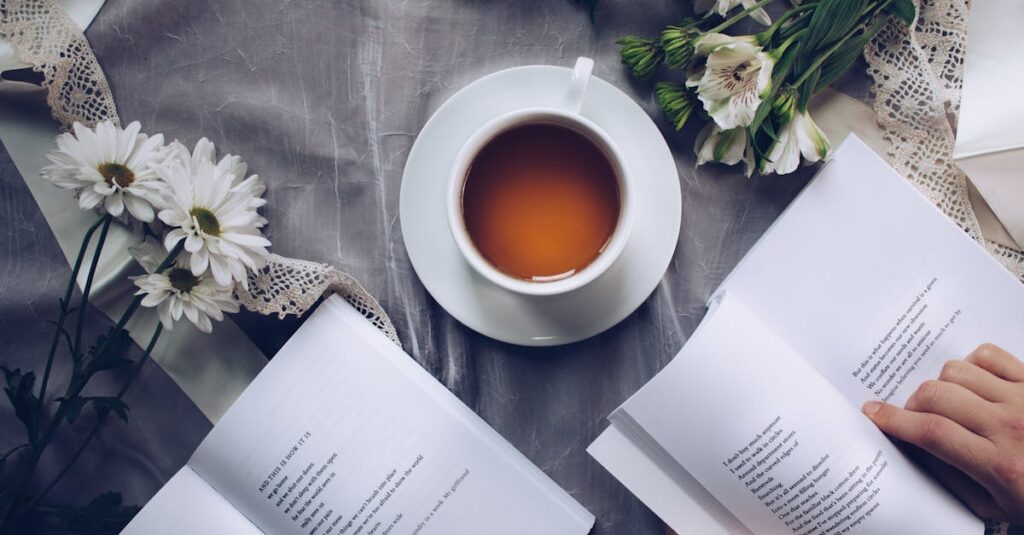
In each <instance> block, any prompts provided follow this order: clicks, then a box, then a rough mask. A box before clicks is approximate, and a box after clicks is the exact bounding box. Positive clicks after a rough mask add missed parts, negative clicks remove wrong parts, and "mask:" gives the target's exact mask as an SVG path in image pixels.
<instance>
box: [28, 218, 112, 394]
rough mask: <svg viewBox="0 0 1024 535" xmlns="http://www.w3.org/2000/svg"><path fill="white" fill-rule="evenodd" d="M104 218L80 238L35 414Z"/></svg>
mask: <svg viewBox="0 0 1024 535" xmlns="http://www.w3.org/2000/svg"><path fill="white" fill-rule="evenodd" d="M105 218H106V216H104V217H101V218H99V219H97V220H96V222H95V223H93V224H92V226H90V227H89V229H88V230H86V231H85V237H84V238H82V246H81V247H79V249H78V258H77V259H75V266H74V268H72V270H71V278H70V280H69V281H68V288H67V290H66V291H65V292H64V300H62V301H61V302H60V315H59V316H58V318H57V325H56V328H55V329H54V331H53V341H51V342H50V353H49V355H47V357H46V368H45V370H44V371H43V380H42V383H40V385H39V409H38V411H37V413H41V412H42V409H43V403H45V399H46V387H47V386H48V384H49V382H50V369H51V368H53V358H54V355H56V354H57V344H58V343H60V335H61V333H62V332H63V329H64V320H65V319H67V317H68V315H69V314H70V306H69V304H70V303H71V295H72V293H73V292H74V291H75V283H76V282H77V280H78V272H79V271H81V269H82V262H83V261H84V260H85V250H86V248H87V246H88V245H89V242H90V241H91V240H92V235H93V234H94V233H95V232H96V229H97V228H99V226H100V225H101V224H102V223H103V220H104V219H105Z"/></svg>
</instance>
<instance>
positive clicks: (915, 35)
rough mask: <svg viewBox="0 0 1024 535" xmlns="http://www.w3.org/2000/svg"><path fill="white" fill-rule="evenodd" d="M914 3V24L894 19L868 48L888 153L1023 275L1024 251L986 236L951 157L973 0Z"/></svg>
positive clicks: (950, 213) (929, 194) (899, 167)
mask: <svg viewBox="0 0 1024 535" xmlns="http://www.w3.org/2000/svg"><path fill="white" fill-rule="evenodd" d="M915 3H917V4H918V20H917V21H916V23H915V25H914V26H913V27H911V28H907V27H906V26H904V25H903V24H900V23H897V22H895V21H893V22H891V23H890V24H888V25H887V26H886V27H885V28H884V29H883V30H882V31H881V32H879V34H878V35H877V36H876V37H875V39H874V40H872V41H871V43H870V44H869V45H868V46H867V48H866V49H865V50H864V57H865V59H867V62H868V65H869V68H868V73H869V74H870V75H871V77H872V78H873V79H874V86H873V91H874V93H875V102H874V108H875V115H876V116H877V118H878V123H879V125H880V126H881V127H882V131H883V133H884V135H885V138H886V139H887V140H888V141H889V142H890V149H889V156H890V157H891V161H892V162H893V164H894V165H895V167H896V169H897V170H898V171H900V172H901V173H902V174H903V175H904V176H906V177H907V178H908V179H909V180H910V181H911V182H912V183H913V184H914V185H916V186H917V187H918V188H919V189H920V190H921V191H922V192H923V193H924V194H925V196H927V197H928V199H930V200H931V201H932V202H933V203H935V205H936V206H938V207H939V208H940V209H941V210H942V211H943V212H945V213H946V215H948V216H949V217H950V218H951V219H952V220H953V221H955V222H956V223H957V224H958V225H959V226H960V228H962V229H963V230H964V231H965V232H967V234H968V235H969V236H971V238H973V239H975V240H977V241H978V242H979V243H980V244H982V246H984V247H985V248H986V249H987V250H988V251H989V253H991V254H992V255H993V256H994V257H995V258H996V259H997V260H998V261H999V262H1000V263H1001V264H1003V265H1004V266H1006V268H1007V269H1008V270H1010V272H1012V273H1013V274H1014V275H1016V276H1017V277H1018V278H1020V279H1022V280H1024V253H1022V252H1021V251H1017V250H1014V249H1010V248H1008V247H1004V246H1001V245H998V244H996V243H993V242H990V241H988V240H985V239H984V238H983V237H982V234H981V227H980V225H979V224H978V219H977V217H976V216H975V215H974V210H973V208H971V202H970V199H969V198H968V193H967V175H965V174H964V172H963V171H961V170H960V168H959V167H957V166H956V164H955V163H954V162H953V160H952V154H953V145H954V143H955V141H956V137H955V136H956V135H955V130H954V126H953V125H955V124H956V121H957V117H958V114H959V111H960V89H961V86H962V81H963V78H962V76H963V66H964V52H965V50H966V43H967V16H968V10H969V7H970V6H969V2H968V1H966V0H915Z"/></svg>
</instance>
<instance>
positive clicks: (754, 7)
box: [705, 0, 772, 33]
mask: <svg viewBox="0 0 1024 535" xmlns="http://www.w3.org/2000/svg"><path fill="white" fill-rule="evenodd" d="M771 2H772V0H761V1H760V2H758V3H756V4H754V5H752V6H750V7H748V8H747V9H744V10H743V11H741V12H739V13H737V14H736V15H733V17H732V18H730V19H728V20H726V21H725V22H723V23H721V24H719V25H718V26H715V27H714V28H711V29H710V30H708V31H707V32H705V33H718V32H720V31H722V30H724V29H726V28H728V27H730V26H732V25H733V24H736V23H737V22H739V21H741V20H743V19H745V18H746V17H747V16H748V15H750V14H751V13H753V12H755V11H757V10H758V9H761V8H762V7H764V6H766V5H768V4H770V3H771Z"/></svg>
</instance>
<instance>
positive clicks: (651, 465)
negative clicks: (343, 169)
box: [587, 425, 752, 535]
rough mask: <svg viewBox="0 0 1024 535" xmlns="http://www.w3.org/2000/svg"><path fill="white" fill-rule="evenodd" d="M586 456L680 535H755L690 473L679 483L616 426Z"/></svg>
mask: <svg viewBox="0 0 1024 535" xmlns="http://www.w3.org/2000/svg"><path fill="white" fill-rule="evenodd" d="M587 453H589V454H590V455H591V456H592V457H593V458H594V459H595V460H597V462H599V463H601V466H603V467H604V468H605V469H606V470H608V471H609V472H611V474H612V475H613V476H615V479H618V480H619V482H621V483H622V484H623V485H625V486H626V488H627V489H629V491H630V492H632V493H633V494H634V495H635V496H636V497H637V498H640V501H642V502H644V505H646V506H647V507H650V508H651V511H654V512H655V514H657V515H658V517H660V518H661V520H662V521H664V522H665V523H666V524H668V525H669V527H671V528H672V529H673V530H674V531H675V532H676V533H678V534H679V535H752V532H751V531H750V530H749V529H747V527H746V526H745V525H744V524H743V523H742V522H740V521H739V520H738V519H737V518H736V516H735V515H733V514H732V513H730V512H729V510H728V509H726V508H725V506H724V505H722V504H721V503H720V502H719V501H718V500H717V499H715V497H714V496H712V495H711V493H709V492H708V491H707V490H706V489H705V488H704V486H703V485H701V484H700V483H699V482H697V480H696V479H693V476H691V475H690V474H689V473H688V472H685V473H684V472H678V475H682V476H683V477H684V478H685V479H684V480H683V481H678V480H677V479H676V478H674V477H673V476H672V475H670V474H669V473H668V472H666V471H665V470H663V469H662V468H661V466H659V465H658V463H657V462H656V461H655V460H654V459H651V458H650V457H649V456H648V455H647V452H645V451H644V450H642V449H640V448H639V447H638V446H637V445H636V444H634V443H633V442H632V441H630V440H629V438H628V437H627V436H626V435H625V433H623V432H622V431H620V430H619V429H618V428H617V427H615V426H614V425H613V426H610V427H608V429H605V430H604V431H603V432H602V433H601V434H600V435H599V436H598V437H597V439H595V440H594V442H593V443H592V444H591V445H590V447H588V448H587Z"/></svg>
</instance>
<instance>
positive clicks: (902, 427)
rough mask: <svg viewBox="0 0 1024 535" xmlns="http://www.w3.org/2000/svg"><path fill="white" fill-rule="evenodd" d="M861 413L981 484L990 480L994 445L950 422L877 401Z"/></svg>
mask: <svg viewBox="0 0 1024 535" xmlns="http://www.w3.org/2000/svg"><path fill="white" fill-rule="evenodd" d="M864 414H866V415H868V417H869V418H871V420H872V421H874V422H875V425H877V426H878V428H879V429H881V430H882V432H884V433H886V434H887V435H890V436H891V437H893V438H895V439H897V440H902V441H904V442H909V443H911V444H913V445H915V446H918V447H920V448H921V449H923V450H925V451H927V452H928V453H931V454H932V455H934V456H936V457H938V458H939V459H941V460H942V461H945V462H946V463H947V464H950V465H952V466H954V467H956V468H958V469H960V470H961V471H963V472H966V473H967V474H968V475H970V476H971V477H973V478H975V479H976V480H978V481H979V482H980V483H982V484H985V483H986V482H987V481H990V480H991V477H990V475H989V470H988V468H987V467H988V466H990V465H991V460H992V459H994V458H995V454H996V451H995V445H994V444H992V442H991V441H989V440H988V439H987V438H984V437H981V436H979V435H976V434H974V433H972V432H971V431H968V430H967V428H965V427H964V426H962V425H960V424H958V423H956V422H954V421H953V420H950V419H949V418H946V417H945V416H939V415H937V414H930V413H924V412H914V411H908V410H906V409H901V408H899V407H896V406H894V405H890V404H888V403H882V402H879V401H869V402H868V403H866V404H865V405H864Z"/></svg>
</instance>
